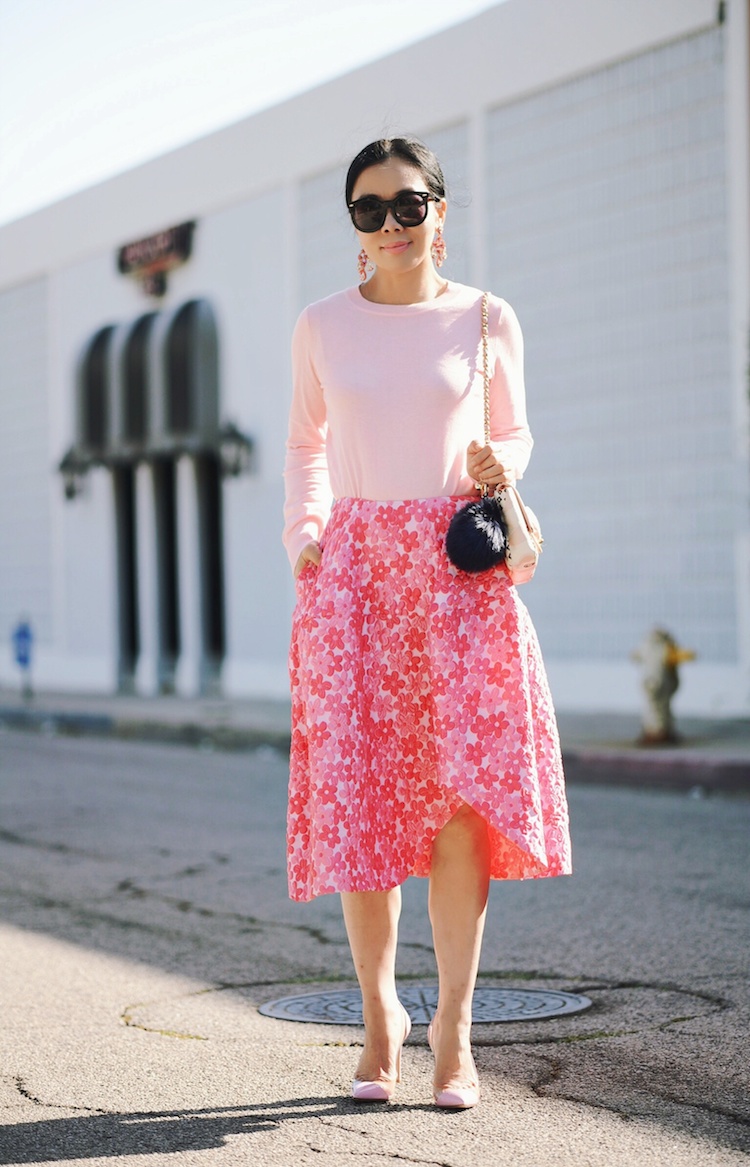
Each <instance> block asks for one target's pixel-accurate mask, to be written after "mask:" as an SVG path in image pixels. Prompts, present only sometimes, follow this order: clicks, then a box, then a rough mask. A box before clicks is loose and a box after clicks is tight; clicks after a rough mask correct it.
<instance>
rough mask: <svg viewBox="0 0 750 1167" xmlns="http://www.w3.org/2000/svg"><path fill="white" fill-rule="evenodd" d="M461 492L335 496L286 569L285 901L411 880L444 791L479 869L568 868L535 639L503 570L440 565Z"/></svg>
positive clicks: (558, 871)
mask: <svg viewBox="0 0 750 1167" xmlns="http://www.w3.org/2000/svg"><path fill="white" fill-rule="evenodd" d="M465 501H466V499H465V498H463V497H462V498H456V497H437V498H430V499H418V500H412V501H406V502H377V501H372V500H367V499H360V498H345V499H340V500H338V501H337V502H335V503H334V505H333V510H332V513H331V518H330V520H329V522H328V524H327V527H326V531H325V536H324V539H323V556H322V561H321V564H320V566H319V567H317V568H316V567H314V566H312V565H310V566H308V567H306V568H304V570H303V571H302V573H301V575H300V577H299V579H298V581H297V592H298V599H297V606H296V608H295V613H294V619H293V626H292V642H291V649H290V662H289V663H290V674H291V681H292V751H291V767H290V791H289V812H288V871H289V890H290V895H291V897H292V899H295V900H309V899H311V898H313V897H314V896H318V895H322V894H325V893H328V892H341V891H376V890H385V889H387V888H391V887H395V886H397V885H398V884H401V883H403V881H404V880H405V879H406V878H407V877H408V876H409V875H421V876H426V875H429V872H430V856H431V849H432V843H433V840H434V838H435V836H436V835H437V833H438V832H439V831H440V829H441V828H442V827H443V826H444V825H445V823H446V822H447V821H448V820H449V819H450V818H451V817H452V816H453V815H454V814H455V812H456V811H457V810H458V809H459V807H460V806H461V805H462V803H468V805H469V806H471V807H473V808H474V810H476V811H477V812H478V813H479V814H480V815H481V816H482V817H483V818H484V819H485V821H486V822H487V824H488V831H489V836H490V844H491V872H490V874H491V876H492V878H494V879H529V878H532V879H533V878H539V877H543V876H554V875H564V874H567V873H569V872H570V869H571V868H570V838H569V832H568V813H567V804H566V798H565V789H564V780H563V772H562V763H561V757H560V746H559V741H558V736H557V728H556V722H555V716H554V711H553V706H552V700H551V697H550V692H549V687H548V685H547V679H546V675H545V671H544V666H543V663H542V658H541V654H540V651H539V646H538V643H537V639H536V634H535V632H534V629H533V626H532V623H531V620H530V618H529V615H528V612H527V611H526V608H525V606H524V604H523V603H522V602H521V600H520V599H519V598H518V594H517V592H516V589H515V587H514V586H513V585H512V583H511V580H510V576H509V575H508V572H507V571H506V569H505V568H504V567H503V566H500V567H498V568H495V569H493V570H491V571H489V572H485V573H483V574H481V575H467V574H466V573H463V572H460V571H458V570H457V569H456V568H455V567H453V565H452V564H451V563H450V561H449V560H448V558H447V556H446V554H445V548H444V540H445V531H446V530H447V527H448V523H449V521H450V518H451V516H452V515H453V514H454V513H455V511H456V510H457V509H458V507H460V506H462V505H463V504H464V503H465Z"/></svg>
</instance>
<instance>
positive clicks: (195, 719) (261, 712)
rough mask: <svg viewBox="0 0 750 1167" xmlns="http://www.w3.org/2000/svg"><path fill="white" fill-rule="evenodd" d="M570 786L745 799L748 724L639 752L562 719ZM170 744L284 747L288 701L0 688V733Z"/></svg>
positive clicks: (602, 728)
mask: <svg viewBox="0 0 750 1167" xmlns="http://www.w3.org/2000/svg"><path fill="white" fill-rule="evenodd" d="M559 724H560V736H561V738H562V744H563V755H564V759H565V767H566V773H567V776H568V779H569V781H571V782H585V783H605V784H618V785H631V786H633V785H635V786H654V787H660V788H667V789H675V790H695V791H696V792H697V793H700V791H701V790H705V791H715V790H721V791H724V792H730V793H750V719H739V718H738V719H707V718H706V719H698V718H681V719H679V720H678V731H679V733H680V741H679V742H678V743H677V744H676V745H673V746H659V747H649V748H645V747H643V746H639V745H638V744H637V738H638V734H639V730H640V726H639V721H638V718H637V717H636V716H635V715H628V714H615V713H585V714H584V713H560V714H559ZM2 727H8V728H13V729H26V730H30V731H36V732H41V733H47V734H65V735H70V736H80V735H94V736H104V737H117V738H121V739H129V740H139V741H160V742H174V743H179V744H182V745H195V746H198V747H201V748H204V749H228V750H246V749H254V748H257V747H258V746H261V745H268V746H272V747H274V748H276V749H280V750H288V748H289V702H288V701H286V700H280V699H279V700H273V699H240V698H212V699H208V698H192V699H191V698H184V697H129V696H120V695H114V696H103V695H101V694H71V693H38V694H35V695H34V696H33V697H31V698H24V697H22V696H21V695H20V694H19V693H18V692H14V691H12V690H10V689H0V728H2Z"/></svg>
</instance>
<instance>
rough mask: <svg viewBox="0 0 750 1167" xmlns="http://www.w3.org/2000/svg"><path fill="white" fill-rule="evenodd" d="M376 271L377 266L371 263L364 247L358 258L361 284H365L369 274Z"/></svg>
mask: <svg viewBox="0 0 750 1167" xmlns="http://www.w3.org/2000/svg"><path fill="white" fill-rule="evenodd" d="M374 270H375V264H374V263H371V262H370V260H369V259H368V258H367V252H366V251H365V249H364V247H363V248H362V250H361V251H360V253H359V255H358V256H357V271H358V272H359V280H360V283H364V281H365V280H366V279H367V277H368V275H369V273H370V272H371V271H374Z"/></svg>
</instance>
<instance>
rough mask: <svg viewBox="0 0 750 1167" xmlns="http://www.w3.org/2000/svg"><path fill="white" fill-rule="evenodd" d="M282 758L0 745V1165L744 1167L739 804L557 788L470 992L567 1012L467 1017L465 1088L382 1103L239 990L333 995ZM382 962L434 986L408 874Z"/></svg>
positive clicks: (336, 1053) (746, 1062) (496, 912)
mask: <svg viewBox="0 0 750 1167" xmlns="http://www.w3.org/2000/svg"><path fill="white" fill-rule="evenodd" d="M285 779H286V759H285V758H284V757H283V755H282V754H279V753H277V752H275V751H274V750H271V749H269V748H267V747H266V748H262V749H259V750H256V751H255V752H254V753H245V754H227V753H219V752H216V753H211V752H201V751H200V750H195V749H187V748H183V747H177V746H155V745H144V744H128V743H122V742H117V741H108V740H99V739H82V740H75V739H62V738H60V739H58V738H54V737H49V738H45V737H40V736H32V735H27V734H21V733H12V732H6V733H3V734H0V798H1V799H2V802H1V805H0V953H1V954H2V959H1V960H0V1008H1V1009H2V1013H1V1019H2V1023H1V1024H0V1056H1V1063H0V1107H1V1108H2V1119H1V1121H2V1126H1V1127H0V1165H9V1164H22V1163H23V1164H28V1163H33V1164H45V1163H55V1164H60V1163H65V1164H86V1165H89V1167H92V1165H96V1164H102V1165H103V1164H112V1163H116V1162H122V1163H127V1164H132V1165H133V1167H139V1165H140V1164H143V1165H150V1167H156V1165H160V1164H175V1165H176V1167H183V1165H190V1167H192V1165H195V1167H204V1165H211V1167H212V1165H214V1164H216V1165H221V1167H223V1165H225V1164H227V1165H234V1164H243V1165H255V1164H259V1165H265V1164H269V1165H277V1164H278V1165H281V1167H298V1165H302V1167H307V1165H308V1164H313V1163H314V1164H316V1165H318V1167H319V1165H320V1164H325V1167H339V1165H340V1164H341V1165H343V1164H352V1165H354V1164H356V1165H357V1167H359V1165H361V1167H382V1165H385V1164H390V1165H397V1167H401V1165H402V1164H425V1165H427V1167H435V1165H440V1167H474V1165H477V1167H494V1165H505V1164H513V1165H514V1167H546V1165H547V1164H555V1165H556V1167H619V1165H624V1164H628V1165H630V1164H633V1165H637V1167H650V1165H652V1164H653V1165H654V1167H657V1165H658V1167H673V1165H674V1167H678V1165H679V1167H683V1165H684V1167H688V1165H689V1167H704V1165H705V1167H708V1165H716V1167H725V1165H737V1164H745V1163H748V1162H750V1091H749V1090H748V1081H749V1079H750V1057H748V1051H749V1049H750V1043H749V1042H748V1035H749V1031H750V1030H749V1027H748V1015H749V1013H750V1009H749V1004H750V1000H749V998H750V993H749V992H748V954H749V952H750V929H749V928H748V920H749V919H750V914H749V912H748V909H749V908H750V877H749V875H748V866H749V865H748V849H749V848H748V843H749V840H750V801H749V800H745V799H740V798H732V797H729V796H712V797H710V798H695V797H688V796H686V795H680V794H670V793H657V792H649V791H637V790H632V789H623V788H613V789H609V788H607V789H605V788H597V787H581V788H575V787H574V788H573V789H572V790H571V808H572V815H573V836H574V847H575V856H574V858H575V864H576V873H575V875H574V876H573V877H572V878H570V879H562V880H549V881H541V882H538V883H533V882H531V883H525V884H508V885H494V887H493V895H492V902H491V910H490V920H489V924H488V930H487V939H486V943H485V949H484V956H483V962H482V971H481V977H482V982H481V983H482V984H488V985H492V984H495V985H500V986H505V987H507V986H510V985H517V986H519V987H527V988H529V987H530V988H535V987H538V988H555V989H563V990H568V991H573V992H583V993H586V994H588V995H589V996H590V997H591V998H592V999H593V1001H594V1006H593V1008H592V1009H591V1010H589V1011H588V1012H586V1013H582V1014H579V1015H577V1016H574V1017H564V1018H560V1019H557V1020H551V1021H546V1022H541V1021H538V1022H526V1023H512V1024H506V1025H498V1024H490V1025H481V1026H477V1027H476V1028H475V1049H476V1056H477V1063H478V1066H479V1070H480V1076H481V1082H482V1089H483V1100H482V1103H481V1105H480V1106H479V1107H478V1108H477V1109H476V1110H474V1111H470V1112H466V1113H463V1114H446V1113H442V1112H438V1111H436V1110H435V1108H434V1107H433V1106H431V1104H430V1074H431V1057H430V1054H429V1050H428V1049H427V1047H426V1044H425V1031H424V1028H423V1027H421V1026H420V1027H415V1029H414V1031H413V1033H412V1037H411V1038H410V1040H409V1045H408V1048H407V1050H406V1052H405V1055H404V1082H403V1083H402V1086H401V1087H400V1089H399V1093H398V1096H397V1102H396V1103H394V1104H393V1105H391V1106H389V1107H382V1106H376V1107H370V1108H362V1107H357V1106H356V1104H354V1103H352V1102H349V1101H348V1100H347V1098H346V1091H347V1087H348V1083H349V1079H350V1078H351V1075H352V1071H353V1068H354V1065H355V1063H356V1059H357V1050H356V1048H353V1047H356V1045H357V1044H358V1042H360V1041H361V1031H359V1030H358V1029H356V1028H349V1027H344V1026H341V1027H339V1026H323V1025H300V1024H295V1023H292V1022H284V1021H276V1020H273V1019H270V1018H267V1017H264V1016H262V1015H260V1014H259V1013H258V1012H257V1008H256V1006H257V1005H258V1004H259V1003H262V1002H263V1001H266V1000H269V999H271V998H275V997H279V996H282V995H284V994H285V993H287V992H295V991H313V990H314V989H315V988H317V987H320V988H330V987H331V986H332V985H334V986H335V987H349V986H351V985H352V984H353V980H352V970H351V964H350V960H349V956H348V950H347V946H346V942H345V936H344V931H343V926H342V923H341V919H340V911H339V905H338V902H337V899H336V898H335V897H324V898H323V899H322V900H319V901H316V902H315V903H313V904H310V905H294V904H292V903H290V902H289V901H288V900H287V898H286V888H285V876H284V851H283V828H284V788H285ZM405 890H406V894H405V908H404V922H403V941H402V944H401V947H400V955H399V971H400V975H401V976H402V978H403V979H404V981H405V982H406V981H409V980H411V981H415V980H416V981H419V982H424V981H431V980H432V979H433V978H434V963H433V956H432V951H431V947H430V933H429V925H428V922H427V913H426V887H425V883H424V881H422V880H410V881H409V883H408V884H407V885H406V889H405Z"/></svg>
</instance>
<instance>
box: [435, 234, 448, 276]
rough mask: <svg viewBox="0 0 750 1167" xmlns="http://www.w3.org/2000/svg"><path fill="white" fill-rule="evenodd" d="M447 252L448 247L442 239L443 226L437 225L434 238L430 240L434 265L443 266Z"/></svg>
mask: <svg viewBox="0 0 750 1167" xmlns="http://www.w3.org/2000/svg"><path fill="white" fill-rule="evenodd" d="M447 254H448V249H447V247H446V246H445V240H444V239H443V228H442V227H438V228H437V229H436V231H435V238H434V239H433V241H432V258H433V259H434V261H435V267H442V266H443V264H444V263H445V258H446V256H447Z"/></svg>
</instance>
